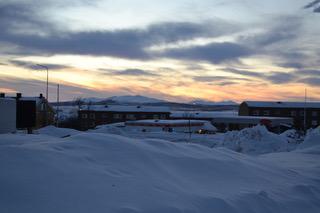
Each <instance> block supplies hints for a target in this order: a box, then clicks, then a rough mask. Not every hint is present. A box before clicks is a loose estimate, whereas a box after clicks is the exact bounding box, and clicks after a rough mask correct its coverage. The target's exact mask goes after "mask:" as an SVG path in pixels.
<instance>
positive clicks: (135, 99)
mask: <svg viewBox="0 0 320 213" xmlns="http://www.w3.org/2000/svg"><path fill="white" fill-rule="evenodd" d="M107 100H112V101H115V102H117V103H141V104H145V103H160V102H164V101H163V100H160V99H156V98H149V97H146V96H141V95H125V96H113V97H110V98H107Z"/></svg>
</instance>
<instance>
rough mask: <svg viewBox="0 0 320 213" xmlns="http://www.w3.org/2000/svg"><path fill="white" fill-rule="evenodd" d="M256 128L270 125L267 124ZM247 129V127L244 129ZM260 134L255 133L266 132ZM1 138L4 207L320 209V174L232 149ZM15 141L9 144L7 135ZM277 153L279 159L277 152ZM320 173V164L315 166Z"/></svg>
mask: <svg viewBox="0 0 320 213" xmlns="http://www.w3.org/2000/svg"><path fill="white" fill-rule="evenodd" d="M256 131H258V132H259V131H261V132H264V134H267V133H266V132H265V130H263V129H262V128H261V127H258V128H256ZM242 134H245V133H242ZM247 137H249V138H250V137H253V139H254V140H256V139H259V138H260V137H261V136H256V135H255V136H247ZM2 140H6V141H5V142H4V143H2V141H1V143H0V168H1V172H0V188H1V190H0V204H1V205H0V212H10V213H20V212H33V213H42V212H46V213H56V212H68V213H73V212H74V213H88V212H91V213H100V212H115V213H123V212H136V213H140V212H153V213H163V212H170V213H171V212H173V213H179V212H181V213H182V212H188V213H193V212H194V213H195V212H227V213H244V212H248V213H256V212H257V213H258V212H259V213H270V212H282V213H287V212H288V213H289V212H290V213H292V212H296V213H297V212H306V213H316V212H319V210H320V175H313V176H311V173H308V176H306V175H305V173H306V172H301V171H300V168H303V169H304V170H303V171H305V170H306V169H307V168H308V167H297V168H296V167H294V165H292V167H290V170H289V169H284V167H283V166H282V165H281V163H282V162H283V161H284V160H285V159H288V158H290V159H295V160H297V161H299V162H305V161H303V159H308V161H306V162H308V165H309V164H310V162H311V161H312V162H319V160H320V155H313V156H312V158H310V157H309V155H308V154H304V153H299V154H297V153H294V152H292V153H284V154H285V155H283V157H281V156H282V155H281V154H282V153H277V154H278V155H277V156H278V158H279V159H278V160H277V161H279V163H274V162H269V161H268V159H269V158H268V155H265V156H264V157H263V158H262V159H259V158H257V157H255V156H247V155H243V154H240V153H236V152H233V151H231V150H227V149H223V148H218V149H210V148H207V147H205V146H199V145H194V144H184V143H171V142H168V141H164V140H156V139H144V140H142V139H140V140H138V139H130V138H125V137H122V136H117V135H108V134H99V133H83V134H77V135H74V136H71V137H68V138H53V137H50V136H46V135H31V136H28V135H25V136H24V137H22V136H21V135H6V136H5V137H4V138H3V139H2ZM8 141H10V143H9V142H8ZM271 159H273V158H271ZM312 172H313V173H312V174H314V173H317V174H319V172H320V168H319V167H315V168H312Z"/></svg>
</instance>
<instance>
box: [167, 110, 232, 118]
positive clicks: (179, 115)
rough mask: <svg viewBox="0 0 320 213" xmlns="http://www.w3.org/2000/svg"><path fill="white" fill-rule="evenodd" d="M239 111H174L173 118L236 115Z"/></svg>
mask: <svg viewBox="0 0 320 213" xmlns="http://www.w3.org/2000/svg"><path fill="white" fill-rule="evenodd" d="M234 115H238V112H237V111H211V112H209V111H174V112H172V113H171V115H170V117H171V118H215V117H217V116H234Z"/></svg>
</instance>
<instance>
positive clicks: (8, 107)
mask: <svg viewBox="0 0 320 213" xmlns="http://www.w3.org/2000/svg"><path fill="white" fill-rule="evenodd" d="M15 131H16V100H15V99H9V98H0V134H2V133H10V132H15Z"/></svg>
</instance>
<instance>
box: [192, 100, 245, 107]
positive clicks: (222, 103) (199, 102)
mask: <svg viewBox="0 0 320 213" xmlns="http://www.w3.org/2000/svg"><path fill="white" fill-rule="evenodd" d="M190 104H192V105H208V106H210V105H211V106H238V105H239V104H238V103H236V102H234V101H220V102H214V101H206V100H194V101H191V102H190Z"/></svg>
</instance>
